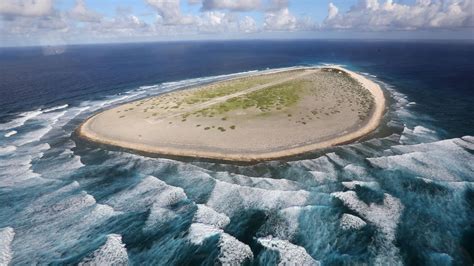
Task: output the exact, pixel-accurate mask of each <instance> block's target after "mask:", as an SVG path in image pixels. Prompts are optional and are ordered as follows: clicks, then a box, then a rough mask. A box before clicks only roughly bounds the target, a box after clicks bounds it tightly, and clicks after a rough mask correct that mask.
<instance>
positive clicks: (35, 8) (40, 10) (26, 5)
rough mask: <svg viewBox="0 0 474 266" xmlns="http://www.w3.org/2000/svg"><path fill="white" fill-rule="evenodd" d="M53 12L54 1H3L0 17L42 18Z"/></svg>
mask: <svg viewBox="0 0 474 266" xmlns="http://www.w3.org/2000/svg"><path fill="white" fill-rule="evenodd" d="M52 12H53V0H1V1H0V15H4V16H24V17H40V16H46V15H49V14H51V13H52Z"/></svg>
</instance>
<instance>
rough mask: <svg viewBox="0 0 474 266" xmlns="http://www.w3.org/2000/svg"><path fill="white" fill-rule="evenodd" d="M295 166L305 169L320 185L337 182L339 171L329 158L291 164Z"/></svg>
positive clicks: (322, 157) (323, 157)
mask: <svg viewBox="0 0 474 266" xmlns="http://www.w3.org/2000/svg"><path fill="white" fill-rule="evenodd" d="M290 164H291V165H293V166H298V167H304V168H306V169H308V170H310V171H309V172H310V173H311V175H313V177H314V181H316V182H317V183H319V184H322V183H328V182H334V181H336V180H337V172H338V171H337V170H336V167H335V165H334V163H332V162H331V161H330V160H329V157H327V156H321V157H318V158H316V159H308V160H302V161H297V162H291V163H290Z"/></svg>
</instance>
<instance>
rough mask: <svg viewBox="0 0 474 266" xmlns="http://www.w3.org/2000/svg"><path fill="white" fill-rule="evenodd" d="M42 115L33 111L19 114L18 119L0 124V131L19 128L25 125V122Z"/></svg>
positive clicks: (37, 111)
mask: <svg viewBox="0 0 474 266" xmlns="http://www.w3.org/2000/svg"><path fill="white" fill-rule="evenodd" d="M42 113H43V112H42V111H40V110H34V111H29V112H24V113H21V114H20V116H19V117H17V118H15V119H13V120H11V121H10V122H7V123H4V124H0V130H8V129H13V128H18V127H21V126H23V125H24V124H25V122H26V121H28V120H30V119H33V118H35V117H37V116H38V115H40V114H42Z"/></svg>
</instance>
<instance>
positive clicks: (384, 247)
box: [331, 191, 404, 265]
mask: <svg viewBox="0 0 474 266" xmlns="http://www.w3.org/2000/svg"><path fill="white" fill-rule="evenodd" d="M331 195H332V196H334V197H335V198H338V199H339V200H341V201H342V202H343V203H344V205H346V206H347V207H348V208H349V209H351V210H353V211H355V212H356V213H357V214H359V215H360V216H361V217H362V218H364V219H365V220H366V221H368V222H370V223H372V224H374V225H375V226H376V227H377V229H378V232H379V234H377V236H376V243H375V244H376V245H375V247H374V248H375V249H377V250H378V251H379V254H378V255H377V257H376V264H379V263H382V262H385V263H387V264H390V265H392V264H393V265H398V264H400V263H399V262H400V261H401V260H400V255H399V250H398V248H397V247H396V246H395V245H394V240H395V234H396V230H397V226H398V222H399V219H400V216H401V214H402V211H403V208H404V207H403V205H402V203H401V202H400V200H399V199H397V198H395V197H393V196H391V195H390V194H387V193H385V194H384V200H383V203H382V204H376V203H371V204H366V203H365V202H363V201H362V200H360V199H359V198H358V197H357V194H356V192H354V191H346V192H334V193H332V194H331ZM382 264H383V263H382Z"/></svg>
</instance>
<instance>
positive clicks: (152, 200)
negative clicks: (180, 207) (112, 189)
mask: <svg viewBox="0 0 474 266" xmlns="http://www.w3.org/2000/svg"><path fill="white" fill-rule="evenodd" d="M186 198H187V197H186V194H185V193H184V190H183V189H182V188H179V187H173V186H170V185H167V184H166V183H165V182H163V181H161V180H159V179H158V178H156V177H154V176H148V177H146V178H144V179H143V180H142V181H141V182H140V183H138V184H137V185H136V186H135V187H133V188H131V189H128V190H125V191H121V192H120V193H118V194H116V195H115V196H113V197H112V198H111V199H109V200H107V204H109V205H111V206H113V207H114V208H115V209H117V210H121V211H145V210H146V209H149V208H151V207H152V206H153V208H159V207H167V206H170V205H173V204H176V203H177V202H179V201H181V200H185V199H186Z"/></svg>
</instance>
